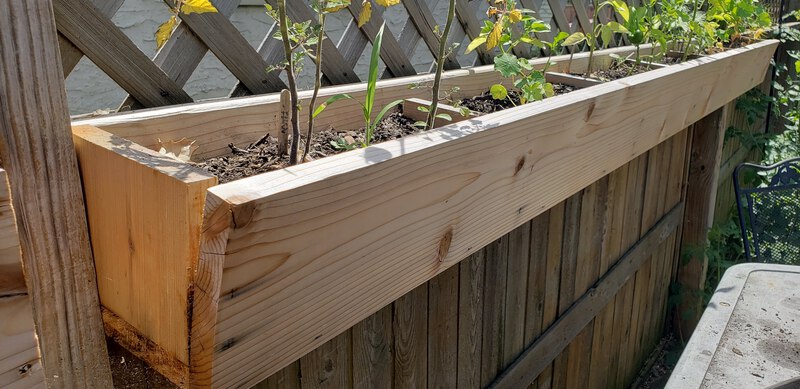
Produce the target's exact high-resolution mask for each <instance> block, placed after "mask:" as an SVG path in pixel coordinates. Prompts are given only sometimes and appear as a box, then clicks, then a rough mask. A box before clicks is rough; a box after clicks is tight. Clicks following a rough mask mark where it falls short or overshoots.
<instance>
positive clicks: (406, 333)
mask: <svg viewBox="0 0 800 389" xmlns="http://www.w3.org/2000/svg"><path fill="white" fill-rule="evenodd" d="M392 330H393V332H394V387H395V388H424V387H426V386H428V384H427V382H428V381H427V380H428V376H427V368H428V358H427V356H428V285H427V284H425V285H422V286H419V287H417V288H416V289H414V290H412V291H411V292H409V293H406V295H405V296H403V297H401V298H399V299H398V300H397V301H395V302H394V321H393V327H392Z"/></svg>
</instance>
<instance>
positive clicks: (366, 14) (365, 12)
mask: <svg viewBox="0 0 800 389" xmlns="http://www.w3.org/2000/svg"><path fill="white" fill-rule="evenodd" d="M371 17H372V2H370V1H369V0H364V1H363V2H362V3H361V13H359V14H358V26H359V27H361V26H363V25H365V24H367V22H369V19H370V18H371Z"/></svg>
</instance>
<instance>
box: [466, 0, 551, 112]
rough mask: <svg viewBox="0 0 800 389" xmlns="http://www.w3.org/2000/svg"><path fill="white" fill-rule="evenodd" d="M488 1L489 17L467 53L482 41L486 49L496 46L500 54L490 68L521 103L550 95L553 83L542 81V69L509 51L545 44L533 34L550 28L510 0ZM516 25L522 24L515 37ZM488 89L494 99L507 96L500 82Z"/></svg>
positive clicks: (540, 46)
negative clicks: (511, 86) (516, 93)
mask: <svg viewBox="0 0 800 389" xmlns="http://www.w3.org/2000/svg"><path fill="white" fill-rule="evenodd" d="M492 4H493V5H492V6H490V7H489V10H488V11H487V16H488V17H489V18H490V20H486V21H484V25H483V28H482V29H481V33H480V35H479V36H478V37H477V38H475V39H473V40H472V42H470V44H469V46H467V53H469V52H471V51H472V50H475V49H476V48H478V47H479V46H480V45H483V44H485V45H486V48H487V49H489V50H491V49H494V48H498V49H499V50H500V54H499V55H497V56H496V57H495V58H494V69H495V70H496V71H497V72H499V73H500V74H501V75H502V76H503V77H506V78H510V79H511V80H512V83H513V84H514V87H516V88H517V89H518V91H519V95H520V102H521V103H522V104H525V103H527V102H529V101H537V100H542V99H544V98H545V97H550V96H552V95H553V94H554V91H553V85H552V84H550V83H549V82H547V81H546V80H545V77H544V72H542V71H540V70H534V69H533V67H532V66H531V64H530V62H528V60H527V59H525V58H518V57H517V56H516V55H514V54H513V49H514V47H516V46H517V45H519V44H522V43H526V44H531V45H534V46H536V47H539V48H545V47H547V45H546V44H545V43H543V42H542V41H541V40H539V39H538V38H536V36H535V34H536V33H541V32H547V31H550V25H549V24H547V23H545V22H543V21H541V20H539V19H537V18H535V17H534V16H533V11H531V10H528V9H522V8H517V7H516V2H515V1H513V0H494V2H493V3H492ZM491 18H495V19H494V20H491ZM519 24H521V25H522V34H521V35H518V36H517V35H516V34H514V31H513V28H514V26H515V25H519ZM562 39H564V38H562ZM555 44H557V42H556V43H555ZM551 45H552V44H551ZM489 92H490V93H491V95H492V97H493V98H494V99H497V100H504V99H506V98H508V95H509V94H508V90H507V89H506V87H505V86H503V85H502V84H495V85H492V86H491V88H489Z"/></svg>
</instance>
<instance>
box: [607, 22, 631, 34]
mask: <svg viewBox="0 0 800 389" xmlns="http://www.w3.org/2000/svg"><path fill="white" fill-rule="evenodd" d="M606 26H608V28H609V29H611V31H613V32H618V33H620V34H628V33H630V31H628V29H627V28H625V26H623V25H621V24H619V23H617V22H608V24H606Z"/></svg>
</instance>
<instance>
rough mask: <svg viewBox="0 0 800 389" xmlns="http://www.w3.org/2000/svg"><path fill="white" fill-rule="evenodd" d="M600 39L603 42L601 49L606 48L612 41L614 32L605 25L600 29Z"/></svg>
mask: <svg viewBox="0 0 800 389" xmlns="http://www.w3.org/2000/svg"><path fill="white" fill-rule="evenodd" d="M600 39H602V40H603V47H606V46H608V45H609V43H611V40H612V39H614V31H612V30H611V28H610V27H609V26H608V25H607V24H606V25H603V26H602V27H600Z"/></svg>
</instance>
